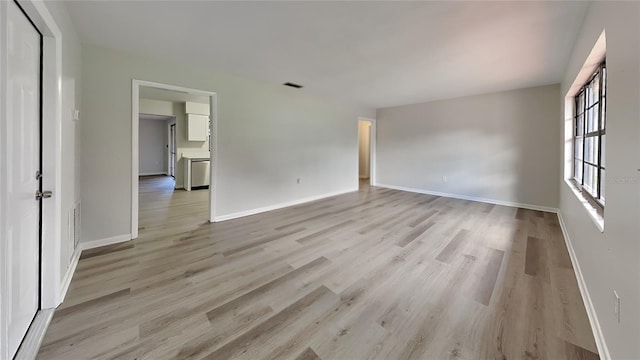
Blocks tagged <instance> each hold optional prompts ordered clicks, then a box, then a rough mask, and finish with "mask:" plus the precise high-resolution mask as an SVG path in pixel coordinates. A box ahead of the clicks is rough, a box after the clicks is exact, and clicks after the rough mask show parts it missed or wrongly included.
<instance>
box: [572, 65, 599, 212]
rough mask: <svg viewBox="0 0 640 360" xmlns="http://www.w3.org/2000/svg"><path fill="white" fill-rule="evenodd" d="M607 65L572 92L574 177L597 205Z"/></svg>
mask: <svg viewBox="0 0 640 360" xmlns="http://www.w3.org/2000/svg"><path fill="white" fill-rule="evenodd" d="M606 90H607V68H606V65H605V63H604V62H603V63H602V64H600V65H599V66H598V68H597V69H596V71H595V73H594V74H593V75H592V76H591V77H590V79H589V81H587V83H586V84H585V85H584V86H582V88H581V89H580V90H579V91H578V94H577V95H576V96H575V112H574V131H573V180H574V181H575V182H576V184H577V185H578V187H579V188H580V189H581V191H582V193H583V194H585V195H586V197H587V198H588V199H589V200H592V201H593V202H594V203H595V204H597V205H598V206H599V207H600V208H602V209H603V208H604V203H605V191H604V190H605V189H604V179H605V144H606V131H605V129H606V120H607V116H606V112H607V92H606Z"/></svg>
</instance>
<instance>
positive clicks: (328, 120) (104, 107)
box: [82, 45, 372, 241]
mask: <svg viewBox="0 0 640 360" xmlns="http://www.w3.org/2000/svg"><path fill="white" fill-rule="evenodd" d="M83 75H84V76H83V94H84V96H83V112H84V114H85V115H84V117H83V126H82V139H83V144H84V146H83V148H82V150H83V151H82V165H83V170H82V185H83V188H82V196H83V217H84V218H83V241H91V240H97V239H105V238H109V237H113V236H119V235H126V234H129V233H130V227H131V224H130V221H131V210H130V208H131V204H130V202H131V190H130V188H131V163H130V161H128V159H130V158H131V140H130V136H131V79H140V80H147V81H154V82H159V83H166V84H172V85H177V86H183V87H188V88H195V89H201V90H206V91H213V92H216V93H217V94H218V111H217V115H218V132H219V134H218V140H219V144H218V152H219V153H218V162H219V163H218V169H217V171H218V174H217V176H218V183H217V189H216V191H217V197H216V202H217V203H216V209H217V214H216V215H217V216H221V215H227V214H232V213H237V212H242V211H248V210H252V209H256V208H261V207H266V206H272V205H276V204H280V203H284V202H289V201H295V200H298V199H303V198H307V197H311V196H318V195H322V194H327V193H334V192H339V191H348V190H355V189H357V187H358V170H357V168H358V158H357V146H358V145H357V143H358V139H357V117H358V116H371V115H372V111H371V110H370V109H355V108H354V109H350V108H345V107H343V106H342V105H338V104H336V103H334V102H332V101H329V100H328V99H324V98H319V97H315V96H310V95H308V94H307V92H306V90H305V89H302V90H297V89H290V88H287V87H284V86H282V85H279V84H270V83H262V82H257V81H251V80H246V79H242V78H238V77H234V76H229V75H224V74H215V73H212V72H209V71H208V70H207V69H195V68H191V67H188V66H182V65H180V64H174V63H169V62H163V60H161V59H155V58H146V57H142V56H136V55H131V54H128V53H124V52H119V51H114V50H109V49H105V48H99V47H95V46H91V45H84V46H83ZM178 170H179V169H178ZM298 177H299V178H301V179H302V181H301V183H300V184H296V178H298Z"/></svg>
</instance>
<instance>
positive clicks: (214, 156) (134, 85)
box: [92, 79, 218, 243]
mask: <svg viewBox="0 0 640 360" xmlns="http://www.w3.org/2000/svg"><path fill="white" fill-rule="evenodd" d="M140 86H148V87H154V88H159V89H165V90H173V91H180V92H187V93H190V94H195V95H204V96H208V97H209V106H210V108H211V115H210V118H211V121H210V122H209V124H210V129H211V142H212V143H213V144H211V145H210V146H211V151H210V154H211V155H210V156H211V159H210V167H209V168H210V171H211V173H210V176H209V179H210V180H209V189H208V191H209V221H211V222H213V219H214V216H215V204H216V202H215V200H216V197H215V195H216V191H217V188H216V184H217V178H218V171H214V169H215V170H217V164H218V161H217V160H218V132H217V129H218V115H217V114H218V113H217V101H218V100H217V95H216V93H215V92H211V91H205V90H198V89H192V88H186V87H181V86H175V85H168V84H162V83H156V82H151V81H144V80H137V79H132V80H131V236H130V238H129V239H136V238H137V237H138V210H139V204H138V201H139V198H138V177H139V171H140V170H139V167H138V164H139V161H140V160H139V158H138V157H139V151H140V147H139V141H140V139H139V137H138V133H139V123H140V118H139V116H140V114H139V112H140ZM176 173H177V169H176ZM214 189H216V191H214ZM116 238H118V237H117V236H116ZM129 239H128V240H129ZM92 243H93V241H92Z"/></svg>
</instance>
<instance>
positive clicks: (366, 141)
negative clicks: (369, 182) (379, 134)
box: [358, 120, 371, 179]
mask: <svg viewBox="0 0 640 360" xmlns="http://www.w3.org/2000/svg"><path fill="white" fill-rule="evenodd" d="M370 131H371V123H370V122H368V121H363V120H358V139H359V140H358V164H359V172H360V179H368V178H369V176H370V175H371V174H370V172H371V150H370V149H371V141H370V136H371V132H370Z"/></svg>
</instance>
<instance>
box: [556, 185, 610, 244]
mask: <svg viewBox="0 0 640 360" xmlns="http://www.w3.org/2000/svg"><path fill="white" fill-rule="evenodd" d="M564 182H565V184H566V185H567V186H568V187H569V189H570V190H571V192H573V194H574V195H575V196H576V198H577V199H578V201H580V202H581V203H582V206H584V209H585V210H586V211H587V214H589V217H590V218H591V220H592V221H593V223H594V224H595V225H596V227H597V228H598V230H599V231H600V232H601V233H603V232H604V216H602V215H600V214H599V213H598V210H597V209H596V207H595V206H594V205H592V204H591V203H590V202H589V200H587V198H586V197H585V196H584V194H583V193H582V192H581V191H580V189H578V187H577V186H576V185H574V184H573V183H572V182H571V180H568V179H565V180H564ZM603 185H604V184H603Z"/></svg>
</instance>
